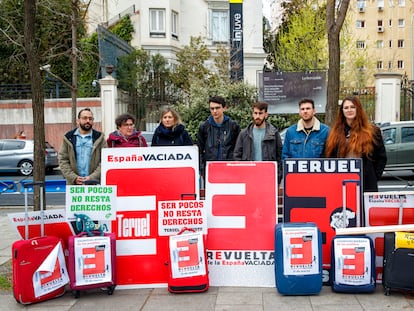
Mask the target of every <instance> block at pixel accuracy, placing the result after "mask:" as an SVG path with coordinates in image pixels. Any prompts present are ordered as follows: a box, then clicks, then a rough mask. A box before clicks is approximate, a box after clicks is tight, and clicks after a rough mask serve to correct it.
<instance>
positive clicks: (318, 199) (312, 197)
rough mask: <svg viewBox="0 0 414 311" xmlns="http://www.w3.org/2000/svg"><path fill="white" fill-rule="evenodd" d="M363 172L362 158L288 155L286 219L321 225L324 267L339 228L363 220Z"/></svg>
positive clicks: (326, 265)
mask: <svg viewBox="0 0 414 311" xmlns="http://www.w3.org/2000/svg"><path fill="white" fill-rule="evenodd" d="M361 176H362V160H361V159H287V160H285V162H284V183H285V186H284V210H283V219H284V222H313V223H315V224H316V225H317V226H318V227H319V229H320V230H321V232H322V242H323V245H322V257H323V261H322V263H323V267H324V269H329V268H330V266H331V264H330V262H331V252H330V251H331V241H332V238H333V237H334V236H335V229H336V228H341V227H355V226H356V224H357V223H358V222H359V221H360V219H358V217H360V215H359V211H360V206H359V203H360V202H361V201H362V195H361V192H362V191H361V190H360V189H362V181H361ZM344 205H345V206H344ZM327 278H329V276H328V273H325V272H324V281H327Z"/></svg>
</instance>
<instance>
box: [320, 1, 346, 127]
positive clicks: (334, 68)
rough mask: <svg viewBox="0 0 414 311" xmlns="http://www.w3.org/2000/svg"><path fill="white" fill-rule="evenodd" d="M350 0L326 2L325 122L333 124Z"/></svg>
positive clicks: (336, 109)
mask: <svg viewBox="0 0 414 311" xmlns="http://www.w3.org/2000/svg"><path fill="white" fill-rule="evenodd" d="M349 2H350V0H342V1H340V2H339V4H338V6H337V1H335V0H328V1H327V2H326V31H327V33H328V48H329V68H328V85H327V93H326V115H325V122H326V123H327V124H328V125H332V123H333V121H334V120H335V118H336V113H337V111H338V102H339V86H340V67H341V63H340V62H341V57H340V41H339V36H340V33H341V29H342V25H343V24H344V21H345V17H346V12H347V11H348V6H349Z"/></svg>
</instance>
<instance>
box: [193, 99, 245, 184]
mask: <svg viewBox="0 0 414 311" xmlns="http://www.w3.org/2000/svg"><path fill="white" fill-rule="evenodd" d="M209 107H210V113H211V115H210V116H209V117H208V119H207V120H206V121H204V122H202V123H201V125H200V127H199V129H198V135H197V144H198V151H199V153H200V175H201V176H203V177H204V176H205V166H206V162H207V161H232V160H233V151H234V147H235V145H236V140H237V136H238V135H239V133H240V126H239V124H238V123H237V122H236V121H235V120H232V119H231V118H230V117H228V116H226V115H225V114H224V112H225V111H226V101H225V99H224V98H223V97H221V96H213V97H210V99H209Z"/></svg>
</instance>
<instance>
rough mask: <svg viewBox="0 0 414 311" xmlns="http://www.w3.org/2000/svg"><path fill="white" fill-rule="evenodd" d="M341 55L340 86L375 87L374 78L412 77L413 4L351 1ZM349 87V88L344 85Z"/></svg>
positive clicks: (390, 0) (403, 0) (401, 0)
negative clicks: (382, 75) (386, 74)
mask: <svg viewBox="0 0 414 311" xmlns="http://www.w3.org/2000/svg"><path fill="white" fill-rule="evenodd" d="M347 15H348V16H347V21H346V24H345V25H344V28H343V37H344V38H347V39H349V40H348V44H347V45H344V47H343V48H342V51H341V61H342V64H341V66H342V69H343V72H344V73H345V74H344V75H343V76H342V77H341V79H342V82H343V84H349V83H354V85H352V86H361V85H356V84H365V85H363V86H375V78H374V74H378V73H386V72H392V73H397V74H401V76H404V75H405V74H406V75H407V79H408V80H413V76H414V61H413V60H414V48H413V36H414V34H413V31H414V30H413V26H414V25H413V19H414V3H413V2H412V1H409V0H351V2H350V5H349V8H348V14H347ZM344 86H350V85H344Z"/></svg>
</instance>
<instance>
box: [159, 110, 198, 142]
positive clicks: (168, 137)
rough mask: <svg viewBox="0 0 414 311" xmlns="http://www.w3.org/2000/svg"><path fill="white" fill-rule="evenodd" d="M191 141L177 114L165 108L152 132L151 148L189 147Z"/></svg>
mask: <svg viewBox="0 0 414 311" xmlns="http://www.w3.org/2000/svg"><path fill="white" fill-rule="evenodd" d="M192 144H193V141H192V140H191V137H190V135H189V134H188V132H187V130H186V129H185V126H184V125H183V124H182V123H181V118H180V116H179V115H178V113H177V112H176V111H175V110H174V109H172V108H169V107H168V108H165V109H164V110H163V111H162V113H161V119H160V124H159V125H158V127H157V128H156V129H155V131H154V136H153V137H152V143H151V146H191V145H192Z"/></svg>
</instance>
